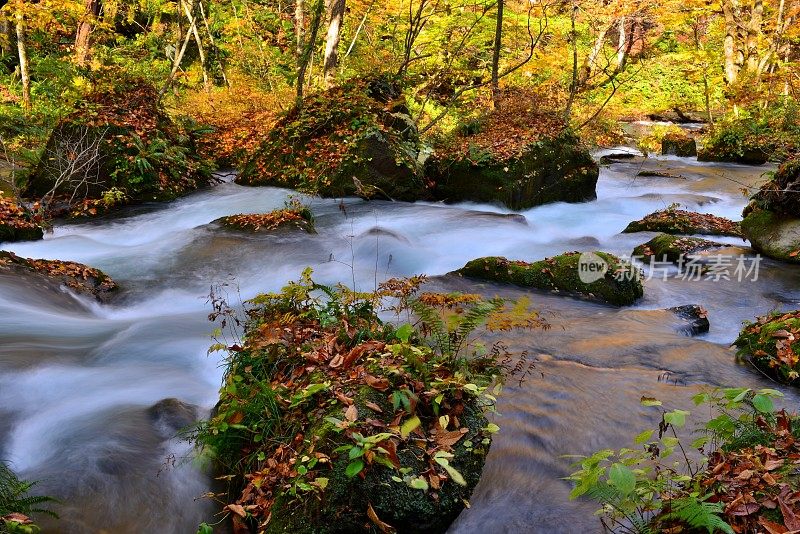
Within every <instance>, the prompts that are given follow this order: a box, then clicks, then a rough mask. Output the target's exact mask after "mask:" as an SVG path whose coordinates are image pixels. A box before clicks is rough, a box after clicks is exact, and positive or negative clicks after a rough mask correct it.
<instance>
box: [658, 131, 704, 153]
mask: <svg viewBox="0 0 800 534" xmlns="http://www.w3.org/2000/svg"><path fill="white" fill-rule="evenodd" d="M661 153H662V154H664V155H665V156H668V155H669V156H678V157H682V158H691V157H694V156H696V155H697V142H696V141H695V140H694V139H692V138H691V137H689V136H688V135H683V134H668V135H665V136H664V138H663V139H662V140H661Z"/></svg>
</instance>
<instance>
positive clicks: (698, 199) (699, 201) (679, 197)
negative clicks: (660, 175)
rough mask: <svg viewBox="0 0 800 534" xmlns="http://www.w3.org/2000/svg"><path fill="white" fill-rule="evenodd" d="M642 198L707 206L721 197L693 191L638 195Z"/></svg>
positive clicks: (683, 204) (684, 204) (685, 204)
mask: <svg viewBox="0 0 800 534" xmlns="http://www.w3.org/2000/svg"><path fill="white" fill-rule="evenodd" d="M636 198H638V199H642V200H649V201H656V202H673V203H675V204H680V205H682V206H689V205H692V204H694V205H696V206H705V205H706V204H716V203H717V202H719V201H720V200H721V199H720V198H718V197H710V196H707V195H694V194H691V193H683V194H674V195H670V194H667V195H662V194H659V193H647V194H644V195H639V196H638V197H636Z"/></svg>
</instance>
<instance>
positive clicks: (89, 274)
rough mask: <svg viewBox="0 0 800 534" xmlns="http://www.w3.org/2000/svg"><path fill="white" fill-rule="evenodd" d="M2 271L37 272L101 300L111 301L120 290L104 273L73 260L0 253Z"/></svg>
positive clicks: (0, 269)
mask: <svg viewBox="0 0 800 534" xmlns="http://www.w3.org/2000/svg"><path fill="white" fill-rule="evenodd" d="M0 271H5V272H9V273H12V274H13V273H15V272H25V273H34V274H36V275H38V276H42V277H45V278H47V279H48V280H53V281H55V282H58V283H59V284H61V285H62V286H64V287H68V288H69V289H72V290H73V291H76V292H78V293H85V294H89V295H92V296H94V297H95V298H97V299H98V300H101V301H106V300H108V299H110V298H111V296H112V295H113V294H114V292H115V291H117V289H118V286H117V284H116V283H115V282H114V280H112V279H111V278H110V277H109V276H108V275H106V274H105V273H104V272H103V271H101V270H99V269H94V268H92V267H88V266H86V265H83V264H82V263H75V262H72V261H59V260H34V259H28V258H21V257H19V256H17V255H16V254H14V253H13V252H6V251H0Z"/></svg>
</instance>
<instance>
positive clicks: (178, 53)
mask: <svg viewBox="0 0 800 534" xmlns="http://www.w3.org/2000/svg"><path fill="white" fill-rule="evenodd" d="M192 7H194V6H192ZM193 28H194V24H193V23H190V25H189V29H188V30H186V35H185V36H184V38H183V44H182V45H181V48H180V50H177V49H176V50H175V57H174V58H173V60H172V70H171V71H170V73H169V77H168V78H167V83H165V84H164V87H162V88H161V91H159V93H158V96H159V99H160V98H161V96H163V95H164V93H165V92H167V89H169V88H170V87H171V86H172V82H173V81H174V80H175V75H176V74H177V73H178V69H179V68H180V67H181V61H183V55H184V54H185V53H186V47H187V46H189V41H190V40H191V39H192V36H193V33H192V29H193ZM179 38H180V36H179Z"/></svg>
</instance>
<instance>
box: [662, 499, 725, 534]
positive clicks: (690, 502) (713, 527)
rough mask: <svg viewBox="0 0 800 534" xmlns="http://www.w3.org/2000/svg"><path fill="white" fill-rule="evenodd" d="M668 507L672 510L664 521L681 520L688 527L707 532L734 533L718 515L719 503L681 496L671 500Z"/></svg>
mask: <svg viewBox="0 0 800 534" xmlns="http://www.w3.org/2000/svg"><path fill="white" fill-rule="evenodd" d="M670 508H671V510H672V511H671V512H670V513H668V514H666V515H665V516H664V517H663V519H664V520H666V521H669V520H677V521H681V522H683V523H686V524H687V525H689V526H690V527H693V528H699V529H705V530H707V531H708V534H714V532H716V531H722V532H725V533H726V534H734V532H733V529H732V528H731V526H730V525H729V524H728V523H726V522H725V521H724V520H723V519H722V517H720V515H721V514H722V512H723V508H722V504H721V503H716V502H714V503H712V502H702V501H699V500H697V499H696V498H694V497H683V498H680V499H676V500H674V501H672V503H671V507H670Z"/></svg>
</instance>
